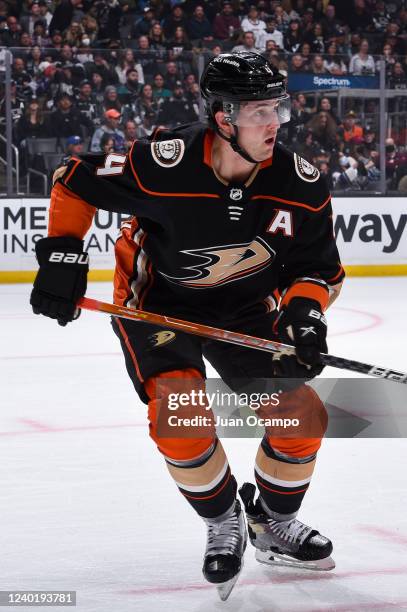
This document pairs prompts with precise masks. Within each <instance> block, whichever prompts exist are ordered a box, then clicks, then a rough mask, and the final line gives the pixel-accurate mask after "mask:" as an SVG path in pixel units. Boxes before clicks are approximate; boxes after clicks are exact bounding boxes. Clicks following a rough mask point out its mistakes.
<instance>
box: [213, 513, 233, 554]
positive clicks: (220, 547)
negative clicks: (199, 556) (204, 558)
mask: <svg viewBox="0 0 407 612" xmlns="http://www.w3.org/2000/svg"><path fill="white" fill-rule="evenodd" d="M206 523H207V525H208V541H207V545H206V554H207V555H225V554H234V553H235V552H236V550H237V549H238V547H239V543H240V539H241V532H240V524H239V516H238V513H237V511H236V509H234V510H233V512H232V514H231V515H230V516H229V517H228V518H226V519H225V520H224V521H221V522H215V521H211V520H210V519H209V520H207V521H206Z"/></svg>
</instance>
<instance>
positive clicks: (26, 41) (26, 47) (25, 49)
mask: <svg viewBox="0 0 407 612" xmlns="http://www.w3.org/2000/svg"><path fill="white" fill-rule="evenodd" d="M32 45H33V41H32V38H31V36H30V35H29V33H28V32H21V36H20V42H19V44H18V49H16V51H15V52H14V57H21V58H22V59H24V60H25V59H26V58H27V56H28V55H29V53H30V51H31V47H32Z"/></svg>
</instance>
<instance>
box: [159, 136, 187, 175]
mask: <svg viewBox="0 0 407 612" xmlns="http://www.w3.org/2000/svg"><path fill="white" fill-rule="evenodd" d="M184 151H185V144H184V141H183V140H181V139H180V138H174V139H173V140H161V141H157V142H152V143H151V155H152V156H153V159H154V161H155V162H156V163H157V164H158V165H159V166H162V167H163V168H172V167H173V166H176V165H177V164H179V162H180V161H181V159H182V158H183V156H184Z"/></svg>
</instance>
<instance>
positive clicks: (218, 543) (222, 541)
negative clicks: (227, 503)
mask: <svg viewBox="0 0 407 612" xmlns="http://www.w3.org/2000/svg"><path fill="white" fill-rule="evenodd" d="M204 520H205V523H206V524H207V526H208V541H207V545H206V551H205V557H204V565H203V569H202V571H203V574H204V576H205V578H206V580H207V581H208V582H211V583H212V584H215V585H216V587H217V590H218V593H219V597H220V598H221V600H222V601H226V599H227V598H228V597H229V595H230V593H231V591H232V589H233V587H234V586H235V583H236V581H237V579H238V577H239V574H240V572H241V570H242V567H243V553H244V551H245V549H246V544H247V530H246V524H245V520H244V513H243V512H242V509H241V507H240V503H239V501H238V500H236V503H235V505H234V507H233V509H231V510H230V511H228V513H226V514H225V515H223V516H222V517H219V519H218V518H215V519H204Z"/></svg>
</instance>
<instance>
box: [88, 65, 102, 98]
mask: <svg viewBox="0 0 407 612" xmlns="http://www.w3.org/2000/svg"><path fill="white" fill-rule="evenodd" d="M90 82H91V86H92V93H93V96H94V98H95V102H96V103H97V104H98V105H100V106H101V105H102V104H103V100H104V97H105V83H104V81H103V77H102V75H101V74H100V72H98V71H97V70H95V72H92V74H91V77H90Z"/></svg>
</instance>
